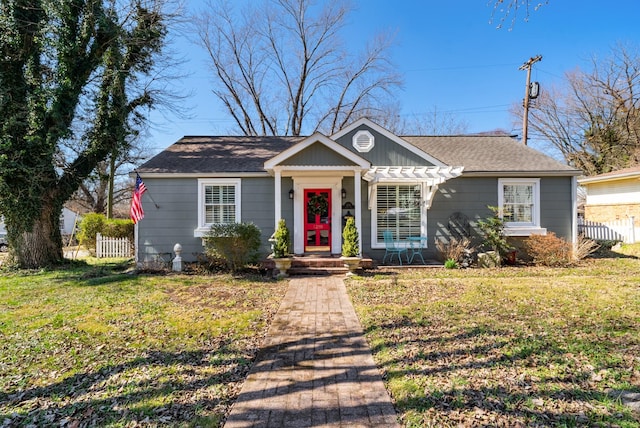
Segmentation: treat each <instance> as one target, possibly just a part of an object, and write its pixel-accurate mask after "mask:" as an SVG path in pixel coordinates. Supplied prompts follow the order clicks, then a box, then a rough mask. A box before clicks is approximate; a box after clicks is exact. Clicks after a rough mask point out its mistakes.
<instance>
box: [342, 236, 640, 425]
mask: <svg viewBox="0 0 640 428" xmlns="http://www.w3.org/2000/svg"><path fill="white" fill-rule="evenodd" d="M639 249H640V246H627V247H626V248H624V247H623V250H622V251H624V252H626V253H627V254H631V255H633V256H636V255H637V253H638V250H639ZM348 289H349V291H350V295H351V297H352V300H353V302H354V306H355V307H356V311H357V313H358V315H359V317H360V319H361V322H362V324H363V327H364V329H365V331H366V334H367V338H368V340H369V343H370V344H371V346H372V350H373V352H374V358H375V359H376V361H377V363H378V365H379V366H380V367H381V370H382V372H383V376H384V379H385V382H386V385H387V388H388V389H389V391H390V393H391V394H392V397H393V399H394V402H395V404H396V407H397V409H398V411H399V413H400V417H401V420H402V422H403V423H404V425H405V426H407V427H427V426H438V427H447V426H532V425H541V426H563V427H564V426H619V427H638V426H640V419H639V418H640V415H638V414H633V413H632V412H631V411H630V410H629V408H628V407H626V406H623V405H622V404H621V403H620V402H619V401H618V400H616V399H615V398H614V396H613V395H612V394H611V392H612V391H617V390H626V391H634V392H640V260H638V259H636V258H634V257H618V258H602V259H591V260H588V261H586V262H584V263H582V264H581V265H580V266H576V267H572V268H567V269H545V268H535V267H514V268H502V269H484V270H479V269H472V270H449V269H446V270H445V269H436V270H433V269H432V270H427V271H424V270H422V271H418V270H414V271H394V272H389V274H387V275H383V274H381V273H379V274H377V275H376V276H375V277H360V278H357V279H354V280H351V281H350V282H349V285H348ZM407 296H411V298H410V299H409V298H408V297H407Z"/></svg>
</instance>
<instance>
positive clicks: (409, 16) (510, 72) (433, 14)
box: [148, 0, 640, 151]
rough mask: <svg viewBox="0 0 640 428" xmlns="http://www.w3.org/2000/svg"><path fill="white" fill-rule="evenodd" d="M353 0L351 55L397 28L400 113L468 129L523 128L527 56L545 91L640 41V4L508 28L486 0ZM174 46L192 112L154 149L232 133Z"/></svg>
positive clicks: (204, 71)
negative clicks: (515, 112)
mask: <svg viewBox="0 0 640 428" xmlns="http://www.w3.org/2000/svg"><path fill="white" fill-rule="evenodd" d="M353 3H354V5H355V7H356V8H355V10H354V11H353V12H352V14H351V15H350V16H349V22H348V25H347V27H346V34H345V35H344V38H345V40H348V41H349V43H352V44H353V48H354V50H355V51H357V50H359V49H361V47H362V46H363V44H364V43H365V41H366V40H368V39H371V38H372V37H373V35H375V34H376V32H379V31H392V32H394V33H395V34H396V46H395V47H394V48H393V51H392V52H393V55H392V59H393V62H394V64H395V66H396V67H397V69H398V71H399V72H400V73H401V74H402V75H403V76H404V82H405V83H404V88H403V90H402V91H401V92H400V94H399V98H400V102H401V105H402V109H403V111H402V113H403V114H405V115H409V114H425V113H429V112H432V111H433V110H434V109H436V110H437V111H438V112H447V113H450V114H452V115H453V116H455V117H456V118H458V119H459V120H462V121H465V122H466V123H467V124H468V132H483V131H491V130H496V129H504V130H507V131H509V132H514V133H520V132H521V130H520V128H521V124H519V123H518V121H516V123H515V124H514V118H513V117H512V116H511V115H510V113H509V108H510V106H511V105H512V104H513V103H517V102H521V101H522V98H523V95H524V91H525V81H526V72H525V71H522V70H519V69H518V68H519V67H520V66H521V65H522V64H523V63H524V62H525V61H527V60H528V59H529V58H530V57H533V56H536V55H538V54H540V55H542V57H543V58H542V61H541V62H538V63H536V64H535V65H534V67H533V71H532V80H533V81H538V82H539V83H540V85H541V90H543V91H544V89H545V86H548V85H551V84H553V83H554V82H559V81H560V80H561V79H562V76H563V74H564V73H565V72H566V71H569V70H572V69H575V68H576V67H581V68H584V69H588V68H589V67H590V61H591V57H592V56H593V55H597V56H600V57H603V56H607V55H608V54H609V52H610V50H611V48H612V46H613V45H615V44H616V43H617V42H623V43H632V44H636V45H638V46H640V22H639V21H638V17H640V1H638V0H621V1H616V2H610V3H607V2H602V1H595V0H584V1H567V0H550V1H549V4H546V5H544V6H542V7H541V8H540V9H538V10H537V11H532V12H531V14H530V19H529V21H528V22H524V20H523V18H524V13H523V12H520V13H519V16H518V17H517V21H516V22H515V23H513V25H512V24H511V21H510V20H508V21H507V22H505V24H504V25H503V27H502V28H501V29H497V28H496V26H497V22H494V23H489V21H490V19H491V13H492V5H490V4H489V2H488V1H487V0H457V1H440V0H423V1H417V0H416V1H409V0H395V1H389V0H355V1H353ZM532 3H534V4H535V3H537V1H536V0H532ZM203 4H204V2H201V1H199V0H198V1H195V0H191V1H189V2H188V7H189V8H190V9H191V10H192V11H195V10H200V9H201V8H202V7H203ZM177 43H178V44H177V45H176V46H177V48H178V49H179V50H180V51H181V52H188V54H187V55H186V59H187V62H186V63H185V64H183V65H182V66H181V67H182V69H183V72H184V73H189V74H190V76H189V77H188V78H185V79H183V80H182V81H180V82H179V83H178V85H177V87H178V89H180V90H182V91H183V92H184V93H190V94H191V95H190V96H189V97H188V98H186V99H185V100H184V101H183V102H184V104H185V105H186V107H188V108H189V109H190V114H191V117H190V118H189V119H183V118H176V117H174V116H171V115H169V116H167V117H166V118H161V117H158V115H156V114H154V115H153V121H154V122H155V124H156V125H155V126H154V128H153V130H152V133H151V135H150V137H149V138H150V141H149V144H148V145H149V146H150V147H152V148H153V149H154V151H159V150H162V149H164V148H166V147H167V146H169V145H170V144H172V143H173V142H175V141H177V140H178V139H179V138H180V137H182V136H183V135H221V134H228V133H229V131H230V129H231V128H232V125H233V123H232V122H231V120H229V118H228V117H227V116H226V115H225V114H224V111H223V110H222V109H221V107H220V104H219V103H218V101H217V100H216V99H215V97H214V96H213V94H212V93H211V87H212V85H211V80H210V78H209V77H208V62H207V58H206V55H205V54H204V53H203V52H202V50H201V48H199V47H198V46H195V45H192V44H189V43H188V42H187V41H186V40H185V39H182V38H181V37H177ZM162 122H164V123H162ZM533 144H534V145H535V144H536V142H533ZM538 144H539V145H540V147H543V146H544V144H542V143H538Z"/></svg>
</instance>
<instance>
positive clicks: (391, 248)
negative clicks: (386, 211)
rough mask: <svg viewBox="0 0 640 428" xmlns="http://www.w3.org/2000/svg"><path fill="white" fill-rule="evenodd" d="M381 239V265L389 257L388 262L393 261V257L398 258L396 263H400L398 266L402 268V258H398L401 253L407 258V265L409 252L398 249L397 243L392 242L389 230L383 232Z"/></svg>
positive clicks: (404, 249) (401, 248)
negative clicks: (382, 246)
mask: <svg viewBox="0 0 640 428" xmlns="http://www.w3.org/2000/svg"><path fill="white" fill-rule="evenodd" d="M382 237H383V238H384V250H385V252H384V257H383V258H382V263H383V264H384V262H385V261H386V260H387V256H389V262H391V260H393V255H394V254H395V255H397V256H398V261H399V262H400V266H402V258H401V257H400V256H401V255H402V253H404V256H405V257H406V258H407V263H409V252H408V251H407V249H406V248H403V247H399V246H398V243H397V242H396V241H394V240H393V233H391V231H390V230H383V231H382Z"/></svg>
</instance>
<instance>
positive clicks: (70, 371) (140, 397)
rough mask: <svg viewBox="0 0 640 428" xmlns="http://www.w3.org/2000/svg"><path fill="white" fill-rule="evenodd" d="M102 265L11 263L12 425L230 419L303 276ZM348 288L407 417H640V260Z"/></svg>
mask: <svg viewBox="0 0 640 428" xmlns="http://www.w3.org/2000/svg"><path fill="white" fill-rule="evenodd" d="M623 251H624V252H625V253H626V254H631V255H634V256H638V255H640V246H632V247H626V248H623ZM90 263H94V264H90ZM90 263H89V264H86V263H73V264H70V265H68V266H67V267H65V268H64V269H58V270H43V271H11V270H5V271H1V272H0V426H27V425H32V426H60V425H64V424H67V425H74V424H76V423H80V425H81V426H92V425H93V426H114V427H117V426H134V425H136V424H141V425H152V426H154V425H156V426H179V427H189V426H193V427H196V426H202V427H207V426H211V427H217V426H220V425H221V423H222V421H223V420H224V415H225V413H226V412H227V411H228V409H229V406H230V405H231V403H232V402H233V400H234V399H235V397H236V396H237V394H238V392H239V388H240V385H241V384H242V382H243V381H244V379H245V377H246V374H247V373H248V370H249V367H250V365H251V364H252V362H253V360H254V358H255V355H256V352H257V350H258V349H259V346H260V341H261V338H262V336H263V335H264V334H265V332H266V329H267V327H268V324H269V322H270V320H271V318H272V315H273V314H274V313H275V311H276V310H277V307H278V305H279V303H280V300H281V298H282V296H283V295H284V292H285V290H286V286H287V283H286V282H285V281H279V282H274V281H263V280H261V279H259V278H249V277H233V276H231V275H211V276H207V275H186V274H182V275H177V274H171V275H156V276H154V275H131V274H128V273H125V272H124V269H125V268H126V267H127V266H126V265H125V264H123V262H122V261H116V260H114V261H107V262H99V263H98V262H95V260H94V261H93V262H90ZM348 289H349V291H350V294H351V298H352V300H353V302H354V305H355V307H356V310H357V312H358V314H359V316H360V319H361V322H362V324H363V326H364V328H365V330H366V334H367V338H368V340H369V343H370V345H371V348H372V350H373V352H374V357H375V359H376V361H377V362H378V364H379V366H380V368H381V370H382V372H383V374H384V379H385V382H386V385H387V387H388V389H389V391H390V392H391V394H392V397H393V399H394V401H395V404H396V407H397V409H398V411H399V413H400V417H401V420H402V422H403V424H404V426H406V427H429V426H435V427H447V426H536V425H538V426H562V427H564V426H566V427H572V426H578V427H581V426H619V427H625V428H629V427H638V426H640V422H639V421H638V417H639V416H638V415H634V414H632V413H631V412H630V411H629V409H628V408H627V407H625V406H623V405H622V404H621V403H620V402H619V401H618V400H617V399H616V398H615V395H612V394H611V392H612V391H618V390H624V391H635V392H640V357H639V356H640V260H638V259H635V258H633V257H626V258H625V257H617V258H611V257H609V258H602V259H594V260H590V261H589V262H586V263H584V264H582V265H580V266H576V267H572V268H566V269H543V268H531V267H516V268H503V269H484V270H480V269H472V270H449V269H446V270H445V269H435V270H434V269H429V270H422V271H419V270H414V271H394V272H384V271H381V272H378V273H376V274H375V276H369V277H358V276H356V277H353V279H351V280H349V281H348Z"/></svg>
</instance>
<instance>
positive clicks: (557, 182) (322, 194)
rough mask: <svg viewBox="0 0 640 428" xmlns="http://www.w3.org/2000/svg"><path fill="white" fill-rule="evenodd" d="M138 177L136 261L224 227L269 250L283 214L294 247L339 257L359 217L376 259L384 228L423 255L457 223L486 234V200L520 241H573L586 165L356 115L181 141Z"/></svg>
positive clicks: (199, 247)
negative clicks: (404, 130) (241, 227)
mask: <svg viewBox="0 0 640 428" xmlns="http://www.w3.org/2000/svg"><path fill="white" fill-rule="evenodd" d="M137 172H138V173H139V174H140V176H141V177H142V178H143V180H144V182H145V184H146V187H147V189H148V190H147V192H146V193H145V194H144V195H143V197H142V201H143V206H144V209H145V218H144V219H143V220H142V221H140V222H139V223H138V225H137V233H136V241H137V242H136V248H137V250H136V251H137V254H136V257H137V260H138V262H139V263H145V262H150V261H154V260H158V259H159V258H161V259H164V260H167V259H168V258H170V257H171V252H172V249H173V247H174V245H175V244H176V243H180V244H181V245H182V247H183V251H182V257H183V259H184V260H185V261H193V260H196V259H197V257H198V255H199V254H201V253H202V252H203V243H202V237H203V236H204V235H205V234H206V233H207V231H208V229H209V227H210V226H211V225H212V224H214V223H220V222H240V221H242V222H253V223H255V224H256V225H257V226H258V227H259V228H260V229H261V231H262V238H263V249H264V255H265V256H266V255H268V253H269V252H270V251H269V242H268V239H269V237H270V236H271V235H272V233H273V232H274V230H275V227H276V223H277V221H278V219H280V218H283V219H285V220H286V222H287V225H288V226H289V228H290V229H291V236H292V240H293V248H294V252H295V254H305V253H314V254H315V253H330V254H339V253H340V250H341V244H342V242H341V240H342V227H343V225H344V222H345V219H346V218H347V217H348V216H353V217H354V219H355V222H356V226H357V228H358V230H359V232H360V239H361V245H360V248H361V250H362V252H363V255H365V256H368V257H371V258H373V259H377V260H381V259H382V258H383V255H384V253H385V243H384V239H383V232H385V231H390V232H391V234H392V236H393V239H394V240H395V241H397V242H398V243H399V245H401V246H407V247H409V246H410V245H411V242H412V240H415V239H421V242H422V243H423V245H424V246H425V247H426V248H425V250H424V255H425V258H426V257H431V258H435V256H436V253H435V242H436V240H448V239H450V237H451V236H456V235H457V234H459V233H460V230H459V229H460V228H462V229H465V231H466V232H467V234H470V235H471V237H476V238H478V236H479V233H478V230H477V221H478V220H479V219H484V218H486V217H488V216H490V215H491V211H490V210H489V208H488V206H499V207H502V208H503V209H504V212H505V213H506V214H505V217H504V219H505V221H506V233H507V234H508V235H509V236H512V237H514V238H523V237H527V236H530V235H531V234H545V233H547V232H550V231H552V232H555V233H556V235H558V236H560V237H562V238H564V239H567V240H569V241H575V239H576V236H577V226H576V177H577V176H578V175H580V171H578V170H575V169H572V168H570V167H568V166H566V165H564V164H562V163H560V162H558V161H556V160H554V159H552V158H550V157H549V156H546V155H544V154H542V153H540V152H538V151H536V150H534V149H532V148H530V147H527V146H525V145H523V144H522V143H521V142H518V141H516V140H515V139H513V138H511V137H509V136H504V135H497V136H496V135H494V136H489V135H486V136H485V135H471V136H397V135H394V134H393V133H391V132H389V131H387V130H386V129H384V128H382V127H380V126H379V125H377V124H375V123H373V122H371V121H370V120H368V119H360V120H358V121H356V122H354V123H353V124H351V125H350V126H348V127H346V128H345V129H343V130H341V131H339V132H338V133H336V134H334V135H331V136H326V135H323V134H321V133H315V134H313V135H311V136H306V137H245V136H240V137H232V136H223V137H184V138H182V139H180V140H179V141H178V142H176V143H175V144H173V145H171V146H170V147H168V148H167V149H166V150H164V151H163V152H161V153H159V154H158V155H157V156H155V157H153V158H152V159H150V160H149V161H148V162H146V163H145V164H143V165H141V166H140V167H139V168H138V170H137ZM466 225H468V230H467V228H466ZM414 242H415V241H414Z"/></svg>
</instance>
